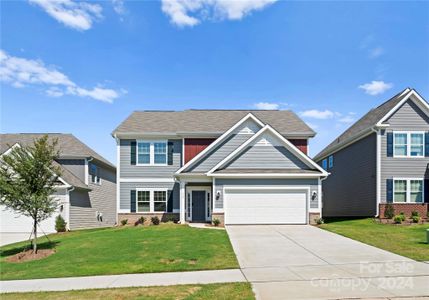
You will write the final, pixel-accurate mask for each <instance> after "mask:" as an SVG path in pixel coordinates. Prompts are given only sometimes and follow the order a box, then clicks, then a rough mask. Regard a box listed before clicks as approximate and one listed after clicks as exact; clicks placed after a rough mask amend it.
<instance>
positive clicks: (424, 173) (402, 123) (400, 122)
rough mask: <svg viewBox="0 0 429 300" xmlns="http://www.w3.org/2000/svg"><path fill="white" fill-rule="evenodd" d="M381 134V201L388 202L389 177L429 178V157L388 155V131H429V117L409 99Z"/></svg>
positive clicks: (391, 118)
mask: <svg viewBox="0 0 429 300" xmlns="http://www.w3.org/2000/svg"><path fill="white" fill-rule="evenodd" d="M387 123H388V124H389V125H390V126H389V127H388V128H387V129H386V130H385V131H384V132H382V136H381V202H383V203H385V202H386V195H387V187H386V182H387V179H393V178H395V177H396V178H399V177H407V178H426V179H429V172H428V169H427V166H428V164H429V157H422V158H415V157H410V158H398V157H388V156H387V133H388V132H393V131H425V132H428V131H429V117H428V116H427V115H425V114H424V113H423V112H422V111H421V110H420V108H418V107H417V105H416V104H414V102H412V101H407V102H405V103H404V105H403V106H402V107H401V108H400V109H399V110H398V111H397V112H396V113H395V114H394V115H392V116H391V117H390V118H389V119H388V120H387Z"/></svg>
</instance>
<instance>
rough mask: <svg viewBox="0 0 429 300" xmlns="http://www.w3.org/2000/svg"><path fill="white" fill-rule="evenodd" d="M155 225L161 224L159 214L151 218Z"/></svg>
mask: <svg viewBox="0 0 429 300" xmlns="http://www.w3.org/2000/svg"><path fill="white" fill-rule="evenodd" d="M150 220H151V221H152V224H153V225H159V218H158V217H157V216H155V217H152V218H150Z"/></svg>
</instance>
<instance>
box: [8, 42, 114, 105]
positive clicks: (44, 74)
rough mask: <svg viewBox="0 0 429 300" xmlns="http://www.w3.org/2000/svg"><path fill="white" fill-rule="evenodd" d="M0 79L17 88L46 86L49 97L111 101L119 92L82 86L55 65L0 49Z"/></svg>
mask: <svg viewBox="0 0 429 300" xmlns="http://www.w3.org/2000/svg"><path fill="white" fill-rule="evenodd" d="M0 81H2V82H6V83H9V84H11V85H12V86H13V87H19V88H22V87H25V86H28V85H30V86H32V85H41V86H44V87H46V91H45V92H46V94H47V95H48V96H50V97H61V96H63V95H65V94H69V95H75V96H79V97H89V98H93V99H96V100H99V101H103V102H109V103H111V102H113V100H115V99H116V98H118V97H119V96H120V94H121V92H117V91H115V90H112V89H106V88H102V87H99V86H97V87H94V88H92V89H85V88H82V87H80V86H78V85H77V84H76V83H74V82H73V81H71V80H70V79H69V78H68V77H67V75H65V74H63V73H61V72H60V71H58V70H57V69H56V68H55V67H50V66H46V65H45V64H44V63H43V62H42V61H40V60H31V59H25V58H20V57H15V56H11V55H8V54H7V53H6V52H5V51H3V50H0Z"/></svg>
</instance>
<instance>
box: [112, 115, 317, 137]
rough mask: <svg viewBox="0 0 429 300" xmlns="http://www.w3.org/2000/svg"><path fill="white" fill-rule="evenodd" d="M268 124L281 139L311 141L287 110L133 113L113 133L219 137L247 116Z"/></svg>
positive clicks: (301, 123) (303, 126) (308, 130)
mask: <svg viewBox="0 0 429 300" xmlns="http://www.w3.org/2000/svg"><path fill="white" fill-rule="evenodd" d="M249 113H251V114H253V115H254V116H255V117H257V118H258V119H260V120H261V121H262V122H263V123H265V124H270V125H271V126H272V127H273V128H275V129H276V130H277V131H279V132H280V133H281V134H282V135H284V136H304V137H313V136H315V134H316V133H315V132H314V131H313V130H312V129H311V128H310V127H309V126H308V125H307V124H305V123H304V121H302V120H301V119H300V118H299V117H298V116H297V115H296V114H295V113H293V112H292V111H290V110H195V109H189V110H184V111H135V112H133V113H132V114H131V115H130V116H129V117H128V118H127V119H125V121H123V122H122V123H121V124H120V125H119V126H118V127H117V128H116V129H115V130H114V131H113V133H112V135H114V136H115V135H120V134H141V135H142V134H149V135H150V134H173V135H199V134H200V135H221V134H222V133H224V132H225V131H227V130H228V129H229V128H231V127H232V126H233V125H234V124H235V123H237V122H238V121H239V120H240V119H242V118H243V117H245V116H246V115H247V114H249Z"/></svg>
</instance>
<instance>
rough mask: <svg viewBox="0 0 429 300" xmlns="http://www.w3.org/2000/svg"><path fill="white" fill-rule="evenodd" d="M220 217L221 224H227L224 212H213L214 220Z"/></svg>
mask: <svg viewBox="0 0 429 300" xmlns="http://www.w3.org/2000/svg"><path fill="white" fill-rule="evenodd" d="M214 219H219V221H220V224H219V226H225V217H224V213H212V220H214Z"/></svg>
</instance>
